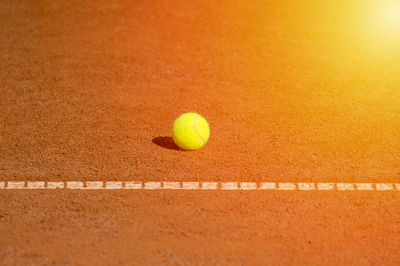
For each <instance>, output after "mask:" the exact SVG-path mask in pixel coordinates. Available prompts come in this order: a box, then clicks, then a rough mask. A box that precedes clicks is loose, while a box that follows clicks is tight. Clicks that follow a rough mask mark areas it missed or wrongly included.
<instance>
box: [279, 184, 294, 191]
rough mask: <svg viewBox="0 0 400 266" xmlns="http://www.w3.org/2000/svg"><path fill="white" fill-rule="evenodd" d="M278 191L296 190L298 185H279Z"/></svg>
mask: <svg viewBox="0 0 400 266" xmlns="http://www.w3.org/2000/svg"><path fill="white" fill-rule="evenodd" d="M278 189H279V190H295V189H296V184H295V183H279V184H278Z"/></svg>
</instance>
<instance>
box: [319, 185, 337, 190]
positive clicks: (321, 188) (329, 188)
mask: <svg viewBox="0 0 400 266" xmlns="http://www.w3.org/2000/svg"><path fill="white" fill-rule="evenodd" d="M317 187H318V190H334V189H335V184H334V183H318V184H317Z"/></svg>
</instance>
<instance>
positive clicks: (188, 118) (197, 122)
mask: <svg viewBox="0 0 400 266" xmlns="http://www.w3.org/2000/svg"><path fill="white" fill-rule="evenodd" d="M209 136H210V127H209V126H208V123H207V120H205V119H204V118H203V117H202V116H201V115H199V114H196V113H185V114H182V115H181V116H180V117H178V118H177V119H176V120H175V122H174V125H173V126H172V138H173V140H174V142H175V144H176V145H178V146H179V147H180V148H181V149H184V150H197V149H200V148H201V147H203V146H204V145H205V144H206V143H207V141H208V138H209Z"/></svg>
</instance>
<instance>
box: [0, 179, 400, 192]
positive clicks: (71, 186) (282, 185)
mask: <svg viewBox="0 0 400 266" xmlns="http://www.w3.org/2000/svg"><path fill="white" fill-rule="evenodd" d="M0 189H2V190H3V189H6V190H44V189H48V190H55V189H68V190H121V189H128V190H275V191H280V190H288V191H315V190H320V191H324V190H327V191H400V183H310V182H298V183H297V182H182V181H162V182H161V181H146V182H143V181H47V182H46V181H0Z"/></svg>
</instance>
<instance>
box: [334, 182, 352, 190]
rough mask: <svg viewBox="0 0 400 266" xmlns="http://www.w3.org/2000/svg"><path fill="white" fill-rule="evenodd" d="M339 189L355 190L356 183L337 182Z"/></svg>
mask: <svg viewBox="0 0 400 266" xmlns="http://www.w3.org/2000/svg"><path fill="white" fill-rule="evenodd" d="M336 186H337V189H338V190H354V184H352V183H337V184H336Z"/></svg>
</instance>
